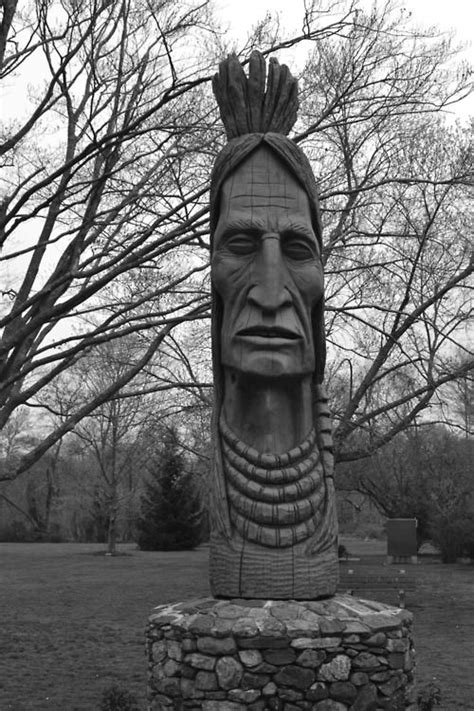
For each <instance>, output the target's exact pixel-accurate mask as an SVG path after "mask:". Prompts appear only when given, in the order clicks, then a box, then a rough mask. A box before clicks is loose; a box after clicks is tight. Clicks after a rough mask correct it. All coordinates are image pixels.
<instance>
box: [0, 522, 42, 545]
mask: <svg viewBox="0 0 474 711" xmlns="http://www.w3.org/2000/svg"><path fill="white" fill-rule="evenodd" d="M37 540H38V533H37V532H36V531H35V530H34V529H33V528H32V527H31V526H27V525H26V523H25V522H24V521H12V522H11V523H9V524H6V525H5V526H2V528H0V542H2V543H33V542H34V541H37Z"/></svg>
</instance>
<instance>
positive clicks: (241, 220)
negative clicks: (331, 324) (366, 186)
mask: <svg viewBox="0 0 474 711" xmlns="http://www.w3.org/2000/svg"><path fill="white" fill-rule="evenodd" d="M265 71H266V70H265V60H264V59H263V57H262V55H260V54H259V53H258V52H254V53H252V57H251V60H250V67H249V77H248V79H247V77H246V76H245V73H244V71H243V69H242V67H241V65H240V63H239V62H238V60H237V58H236V57H235V56H231V57H229V58H228V59H227V60H226V61H225V62H223V63H222V64H221V65H220V69H219V74H218V75H216V77H215V79H214V91H215V94H216V98H217V100H218V103H219V107H220V110H221V117H222V120H223V122H224V125H225V127H226V131H227V135H228V137H229V138H230V141H229V143H228V144H227V145H226V146H225V147H224V149H223V150H222V151H221V153H220V154H219V156H218V157H217V160H216V163H215V166H214V170H213V174H212V178H211V243H212V271H211V276H212V282H213V302H214V303H213V352H214V370H215V372H216V373H217V372H218V371H219V369H220V368H221V367H222V366H224V367H229V368H232V369H235V370H237V371H241V372H244V373H247V374H250V375H255V376H266V377H279V376H282V375H287V376H298V375H307V374H312V376H313V380H314V382H316V383H320V382H321V381H322V379H323V372H324V363H325V336H324V317H323V312H324V295H323V273H322V265H321V247H322V243H321V220H320V214H319V205H318V200H317V192H316V183H315V179H314V175H313V172H312V170H311V167H310V165H309V162H308V160H307V158H306V156H305V155H304V153H303V152H302V151H301V149H300V148H299V147H298V146H297V144H296V143H294V142H293V141H291V140H290V139H288V138H287V136H286V135H285V134H286V133H288V132H289V130H291V127H292V126H293V123H294V121H295V120H296V110H297V107H298V100H297V84H296V80H295V79H294V78H293V77H292V76H291V74H290V73H289V71H288V69H287V67H285V66H281V67H280V66H279V65H278V62H277V61H276V60H275V59H273V58H272V59H271V60H270V63H269V72H268V77H266V74H265ZM218 387H219V386H218Z"/></svg>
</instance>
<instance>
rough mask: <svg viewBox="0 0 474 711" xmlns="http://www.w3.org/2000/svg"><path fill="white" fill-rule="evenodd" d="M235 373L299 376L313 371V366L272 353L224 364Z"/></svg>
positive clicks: (253, 376) (248, 375)
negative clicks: (307, 366) (306, 365)
mask: <svg viewBox="0 0 474 711" xmlns="http://www.w3.org/2000/svg"><path fill="white" fill-rule="evenodd" d="M224 365H226V366H227V367H229V368H231V369H232V370H233V371H234V372H235V373H237V374H239V373H241V374H242V375H244V376H246V377H249V378H262V379H263V378H269V379H274V378H275V379H276V378H278V379H280V378H298V377H301V378H302V377H304V376H306V375H308V374H309V373H311V372H312V370H313V369H312V368H305V367H304V366H303V364H302V363H294V362H290V361H289V360H288V359H287V358H285V357H279V356H276V355H275V353H272V354H271V355H268V356H266V355H258V356H256V355H255V356H253V357H251V358H243V359H242V360H241V361H240V362H238V363H237V362H235V361H234V362H229V363H227V364H224Z"/></svg>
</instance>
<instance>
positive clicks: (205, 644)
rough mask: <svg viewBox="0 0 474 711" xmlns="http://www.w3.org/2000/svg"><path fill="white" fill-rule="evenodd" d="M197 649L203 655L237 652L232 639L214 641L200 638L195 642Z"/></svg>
mask: <svg viewBox="0 0 474 711" xmlns="http://www.w3.org/2000/svg"><path fill="white" fill-rule="evenodd" d="M197 648H198V650H199V651H200V652H204V654H215V655H218V654H233V653H234V652H236V651H237V646H236V644H235V641H234V639H233V638H232V637H224V638H223V639H216V638H215V637H200V638H199V639H198V640H197Z"/></svg>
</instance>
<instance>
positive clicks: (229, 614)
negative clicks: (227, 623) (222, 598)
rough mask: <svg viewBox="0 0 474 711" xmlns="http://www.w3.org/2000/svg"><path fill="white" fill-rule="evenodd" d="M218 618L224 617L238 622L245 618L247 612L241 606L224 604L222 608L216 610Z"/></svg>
mask: <svg viewBox="0 0 474 711" xmlns="http://www.w3.org/2000/svg"><path fill="white" fill-rule="evenodd" d="M216 611H217V615H218V617H224V618H228V619H234V620H238V619H240V618H244V619H245V618H247V617H248V614H247V612H248V611H247V610H246V609H245V607H244V606H243V605H234V604H232V603H225V604H224V605H222V607H219V608H217V610H216Z"/></svg>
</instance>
